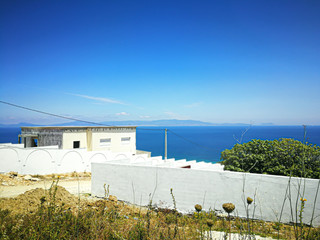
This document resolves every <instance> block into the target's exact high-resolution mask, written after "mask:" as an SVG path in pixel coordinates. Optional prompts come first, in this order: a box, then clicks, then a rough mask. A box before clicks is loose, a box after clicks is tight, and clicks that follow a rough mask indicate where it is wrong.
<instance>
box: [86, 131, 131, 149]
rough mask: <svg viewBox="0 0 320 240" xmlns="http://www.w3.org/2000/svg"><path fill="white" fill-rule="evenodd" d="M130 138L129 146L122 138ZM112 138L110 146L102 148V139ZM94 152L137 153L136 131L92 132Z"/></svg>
mask: <svg viewBox="0 0 320 240" xmlns="http://www.w3.org/2000/svg"><path fill="white" fill-rule="evenodd" d="M123 137H130V142H129V143H128V144H123V143H122V142H121V138H123ZM102 138H111V145H110V146H106V147H105V146H100V139H102ZM92 150H95V151H105V150H111V151H113V152H133V153H135V151H136V131H135V129H132V130H125V131H121V130H120V131H115V130H114V131H108V132H92Z"/></svg>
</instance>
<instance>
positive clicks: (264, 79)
mask: <svg viewBox="0 0 320 240" xmlns="http://www.w3.org/2000/svg"><path fill="white" fill-rule="evenodd" d="M319 12H320V1H281V0H279V1H275V0H274V1H270V0H268V1H263V0H259V1H257V0H255V1H221V0H219V1H186V0H184V1H165V0H161V1H79V0H78V1H33V0H30V1H1V3H0V33H1V34H0V80H1V87H0V99H1V100H2V101H7V102H11V103H14V104H18V105H22V106H26V107H30V108H35V109H38V110H42V111H47V112H51V113H54V114H62V115H64V116H68V117H74V118H81V119H83V120H88V121H108V120H155V119H193V120H201V121H208V122H213V123H225V122H227V123H239V122H241V123H253V124H260V123H270V122H272V123H274V124H279V125H295V124H309V125H320V111H319V109H320V107H319V105H320V30H319V29H320V14H319ZM0 113H1V114H0V123H18V122H31V123H37V124H40V123H42V124H50V123H58V122H64V120H62V119H57V118H53V117H49V116H45V115H41V114H38V113H33V112H28V111H26V110H22V109H17V108H13V107H11V106H7V105H4V104H0Z"/></svg>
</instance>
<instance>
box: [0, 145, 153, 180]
mask: <svg viewBox="0 0 320 240" xmlns="http://www.w3.org/2000/svg"><path fill="white" fill-rule="evenodd" d="M22 145H23V144H22ZM137 157H143V158H147V155H137V156H135V155H133V154H132V153H130V152H118V153H112V152H110V151H90V152H88V151H87V150H86V149H58V148H57V146H50V147H48V148H46V147H35V148H22V147H21V144H0V173H4V172H10V171H14V172H18V173H20V174H51V173H66V172H73V171H77V172H84V171H88V172H90V171H91V162H92V161H95V162H106V161H112V160H115V159H127V160H128V159H135V158H137ZM128 161H129V160H128Z"/></svg>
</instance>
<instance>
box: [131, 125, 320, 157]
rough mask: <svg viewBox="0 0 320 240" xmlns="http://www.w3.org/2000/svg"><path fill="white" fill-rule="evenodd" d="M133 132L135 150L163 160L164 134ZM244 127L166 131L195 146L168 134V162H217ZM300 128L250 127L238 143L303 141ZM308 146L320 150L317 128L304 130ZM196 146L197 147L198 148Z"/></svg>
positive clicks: (193, 128) (140, 130)
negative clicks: (146, 152) (310, 145)
mask: <svg viewBox="0 0 320 240" xmlns="http://www.w3.org/2000/svg"><path fill="white" fill-rule="evenodd" d="M144 128H147V127H138V128H137V149H139V150H145V151H151V152H152V156H164V131H152V130H156V129H163V127H162V128H157V127H148V128H147V129H152V130H144ZM246 128H247V127H239V126H232V127H231V126H226V127H223V126H212V127H167V129H169V130H172V131H173V132H174V133H176V134H177V135H179V136H182V137H184V138H186V139H188V140H190V141H192V142H194V143H197V144H198V145H195V144H193V143H190V142H188V141H187V140H185V139H182V138H181V137H178V136H176V135H175V134H173V133H172V132H170V131H168V158H176V159H184V158H185V159H187V160H197V161H206V162H217V161H219V160H220V153H221V152H222V151H223V150H225V149H227V148H228V149H230V148H232V147H233V145H234V144H236V143H237V142H236V140H235V139H234V136H235V137H237V138H240V137H241V134H242V132H243V131H245V130H246ZM303 133H304V132H303V127H302V126H252V127H251V128H250V129H249V130H248V131H247V132H246V134H245V135H244V137H243V140H242V142H248V141H250V140H251V139H263V140H273V139H279V138H294V139H296V140H300V141H303ZM306 140H307V141H308V142H310V143H312V144H317V145H318V146H320V126H310V127H307V139H306ZM199 145H200V146H199Z"/></svg>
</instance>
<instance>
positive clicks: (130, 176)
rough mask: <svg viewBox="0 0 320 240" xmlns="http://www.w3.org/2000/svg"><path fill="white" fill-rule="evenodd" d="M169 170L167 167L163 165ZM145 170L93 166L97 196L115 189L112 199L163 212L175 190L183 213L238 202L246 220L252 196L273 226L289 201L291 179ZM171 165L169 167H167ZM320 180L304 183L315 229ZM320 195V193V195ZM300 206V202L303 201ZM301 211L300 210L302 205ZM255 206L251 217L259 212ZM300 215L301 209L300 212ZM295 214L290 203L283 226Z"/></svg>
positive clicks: (260, 214)
mask: <svg viewBox="0 0 320 240" xmlns="http://www.w3.org/2000/svg"><path fill="white" fill-rule="evenodd" d="M163 165H166V164H163ZM159 166H161V165H158V166H152V164H150V166H146V164H144V165H142V166H140V165H137V164H132V163H120V164H119V163H117V162H109V163H92V167H91V173H92V188H91V191H92V194H93V195H96V196H100V197H102V196H104V188H103V185H104V184H106V185H109V190H110V194H111V195H115V196H117V197H118V199H120V200H124V201H128V202H131V203H134V204H141V205H147V204H148V203H149V200H150V196H152V195H153V198H152V201H153V203H154V204H156V205H158V206H160V207H172V206H173V203H172V198H171V195H170V189H171V188H172V189H173V194H174V197H175V199H176V203H177V208H178V210H179V211H182V212H189V211H194V205H195V204H201V205H203V208H204V209H205V210H209V209H210V208H211V209H216V210H221V211H222V204H223V203H227V202H232V203H234V204H235V206H236V212H235V214H236V215H238V216H241V217H245V216H246V211H245V202H246V200H245V199H246V198H247V197H251V198H254V199H255V204H256V207H255V218H257V219H263V220H268V221H277V220H279V217H280V212H281V208H282V204H283V200H284V198H285V196H286V190H287V186H288V181H289V178H288V177H282V176H272V175H261V174H245V173H238V172H228V171H215V170H204V169H200V170H198V169H192V168H191V169H182V168H172V167H165V166H164V167H159ZM167 166H168V165H167ZM299 181H300V180H299V179H298V178H291V185H290V186H291V187H290V190H291V200H292V201H293V204H294V205H295V202H296V199H300V196H298V197H297V189H298V184H299ZM318 183H319V180H315V179H304V180H303V184H305V185H304V186H305V194H304V196H301V197H303V198H306V199H307V202H306V205H305V209H304V212H303V216H304V219H303V221H304V223H309V222H310V219H311V216H312V210H313V206H315V215H314V216H317V218H316V219H315V220H314V222H313V224H314V225H317V226H318V225H320V218H319V215H320V200H319V198H320V196H318V198H317V200H316V202H315V204H314V201H315V196H316V192H317V187H318ZM319 195H320V194H319ZM298 202H299V203H300V200H298ZM299 206H300V205H299ZM253 207H254V206H253V205H251V206H250V208H249V209H250V216H251V215H252V212H253ZM294 212H297V214H299V210H297V211H296V210H295V209H294ZM290 213H291V211H290V205H289V201H288V199H287V200H286V201H285V206H284V210H283V215H282V219H281V221H282V222H290V221H291V214H290Z"/></svg>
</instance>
